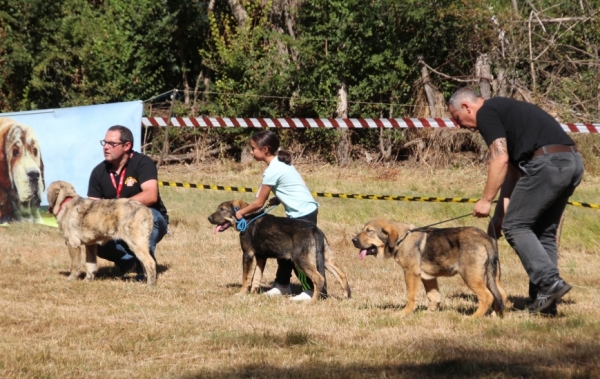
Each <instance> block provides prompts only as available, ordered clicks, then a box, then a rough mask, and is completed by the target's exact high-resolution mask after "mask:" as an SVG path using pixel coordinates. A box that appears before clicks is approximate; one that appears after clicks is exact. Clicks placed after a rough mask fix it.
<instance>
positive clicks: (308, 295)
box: [291, 291, 313, 301]
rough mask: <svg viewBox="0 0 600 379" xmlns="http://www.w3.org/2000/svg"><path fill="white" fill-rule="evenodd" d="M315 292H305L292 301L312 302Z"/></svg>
mask: <svg viewBox="0 0 600 379" xmlns="http://www.w3.org/2000/svg"><path fill="white" fill-rule="evenodd" d="M312 297H313V291H304V292H302V293H301V294H299V295H296V296H294V297H292V298H291V300H292V301H307V300H312Z"/></svg>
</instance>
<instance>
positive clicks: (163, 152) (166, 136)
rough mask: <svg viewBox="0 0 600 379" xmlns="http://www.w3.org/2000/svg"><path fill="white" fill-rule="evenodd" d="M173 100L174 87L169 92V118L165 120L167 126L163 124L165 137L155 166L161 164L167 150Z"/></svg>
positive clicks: (175, 97) (175, 94) (175, 99)
mask: <svg viewBox="0 0 600 379" xmlns="http://www.w3.org/2000/svg"><path fill="white" fill-rule="evenodd" d="M175 101H177V90H176V89H174V90H173V92H172V93H171V107H170V108H169V119H168V120H167V126H165V139H164V143H163V148H162V152H161V153H160V156H159V157H158V162H157V163H156V166H157V167H160V165H162V164H163V161H164V159H165V156H166V155H167V153H168V152H169V126H170V125H171V116H172V115H173V107H174V106H175Z"/></svg>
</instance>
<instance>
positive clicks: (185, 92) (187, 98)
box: [182, 70, 190, 105]
mask: <svg viewBox="0 0 600 379" xmlns="http://www.w3.org/2000/svg"><path fill="white" fill-rule="evenodd" d="M182 75H183V103H184V104H185V105H190V83H189V82H188V78H187V70H184V71H183V74H182Z"/></svg>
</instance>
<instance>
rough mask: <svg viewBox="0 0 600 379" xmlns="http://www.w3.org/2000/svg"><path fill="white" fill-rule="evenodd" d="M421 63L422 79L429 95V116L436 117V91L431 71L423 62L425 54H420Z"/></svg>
mask: <svg viewBox="0 0 600 379" xmlns="http://www.w3.org/2000/svg"><path fill="white" fill-rule="evenodd" d="M419 63H420V64H421V66H422V67H421V79H422V80H423V85H424V87H425V95H426V96H427V102H428V103H429V117H436V114H435V93H434V91H433V87H432V86H431V84H430V83H431V78H430V77H429V71H427V67H425V64H424V62H423V56H422V55H419Z"/></svg>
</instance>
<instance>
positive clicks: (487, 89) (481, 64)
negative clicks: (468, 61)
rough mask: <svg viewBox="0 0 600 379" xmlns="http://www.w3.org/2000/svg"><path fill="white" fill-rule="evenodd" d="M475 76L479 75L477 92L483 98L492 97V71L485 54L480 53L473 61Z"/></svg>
mask: <svg viewBox="0 0 600 379" xmlns="http://www.w3.org/2000/svg"><path fill="white" fill-rule="evenodd" d="M475 76H477V77H479V93H480V94H481V97H483V98H484V99H489V98H490V97H492V88H491V83H490V80H491V78H492V73H491V69H490V63H489V61H488V55H487V54H480V55H479V56H478V57H477V61H476V62H475Z"/></svg>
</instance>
